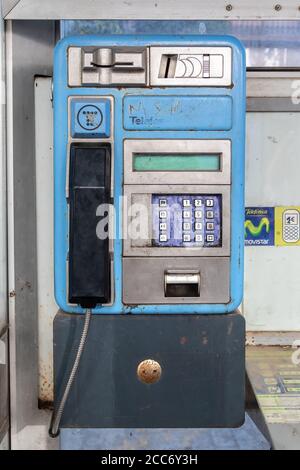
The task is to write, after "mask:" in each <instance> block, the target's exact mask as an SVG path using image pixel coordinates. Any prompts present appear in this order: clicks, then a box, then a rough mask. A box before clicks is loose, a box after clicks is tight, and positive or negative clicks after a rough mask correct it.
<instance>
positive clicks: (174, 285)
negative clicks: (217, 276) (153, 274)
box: [165, 271, 200, 297]
mask: <svg viewBox="0 0 300 470" xmlns="http://www.w3.org/2000/svg"><path fill="white" fill-rule="evenodd" d="M199 296H200V272H199V271H195V272H190V271H189V272H178V271H176V272H175V271H167V272H166V273H165V297H199Z"/></svg>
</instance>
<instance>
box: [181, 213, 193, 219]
mask: <svg viewBox="0 0 300 470" xmlns="http://www.w3.org/2000/svg"><path fill="white" fill-rule="evenodd" d="M182 217H183V218H184V219H189V218H190V217H191V212H190V211H183V212H182Z"/></svg>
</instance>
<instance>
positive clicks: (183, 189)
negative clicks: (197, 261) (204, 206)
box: [123, 185, 231, 257]
mask: <svg viewBox="0 0 300 470" xmlns="http://www.w3.org/2000/svg"><path fill="white" fill-rule="evenodd" d="M187 192H188V193H189V194H221V195H222V246H221V247H215V248H203V247H193V248H187V247H184V248H181V247H180V248H175V247H171V248H170V247H167V248H165V247H153V246H152V210H151V195H152V194H186V193H187ZM135 203H140V204H143V205H144V204H146V212H147V214H148V220H145V223H146V224H147V225H148V230H147V234H148V237H147V238H139V239H131V238H130V233H128V226H130V223H131V215H130V211H129V208H130V207H131V206H132V205H133V204H135ZM230 204H231V202H230V186H213V185H211V186H204V185H203V186H202V185H201V186H195V185H191V186H182V185H149V186H146V185H144V186H142V185H128V186H124V201H123V220H124V224H123V236H124V240H123V255H124V256H170V257H173V256H190V257H191V256H229V255H230Z"/></svg>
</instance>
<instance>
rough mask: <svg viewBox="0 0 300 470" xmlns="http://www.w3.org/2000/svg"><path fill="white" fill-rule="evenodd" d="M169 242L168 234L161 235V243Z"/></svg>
mask: <svg viewBox="0 0 300 470" xmlns="http://www.w3.org/2000/svg"><path fill="white" fill-rule="evenodd" d="M167 240H168V237H167V234H166V233H161V234H160V235H159V241H160V242H166V241H167Z"/></svg>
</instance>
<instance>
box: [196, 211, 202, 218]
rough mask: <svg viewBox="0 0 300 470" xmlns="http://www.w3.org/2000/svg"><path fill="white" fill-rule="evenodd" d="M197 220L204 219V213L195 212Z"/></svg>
mask: <svg viewBox="0 0 300 470" xmlns="http://www.w3.org/2000/svg"><path fill="white" fill-rule="evenodd" d="M195 218H196V219H202V211H195Z"/></svg>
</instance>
